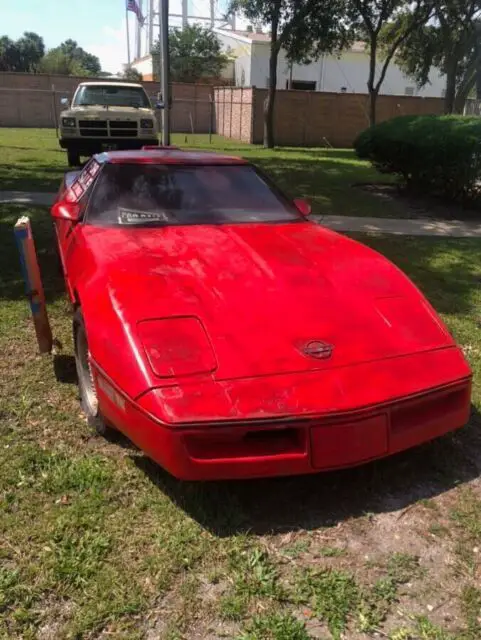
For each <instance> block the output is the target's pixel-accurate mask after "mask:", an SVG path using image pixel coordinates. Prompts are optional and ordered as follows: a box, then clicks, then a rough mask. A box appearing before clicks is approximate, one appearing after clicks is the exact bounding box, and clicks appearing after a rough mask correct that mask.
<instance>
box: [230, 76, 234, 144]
mask: <svg viewBox="0 0 481 640" xmlns="http://www.w3.org/2000/svg"><path fill="white" fill-rule="evenodd" d="M233 100H234V91H233V89H232V87H231V88H230V118H229V138H231V139H232V102H233Z"/></svg>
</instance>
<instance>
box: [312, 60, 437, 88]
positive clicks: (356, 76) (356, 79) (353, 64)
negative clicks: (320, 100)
mask: <svg viewBox="0 0 481 640" xmlns="http://www.w3.org/2000/svg"><path fill="white" fill-rule="evenodd" d="M376 71H377V73H376V77H379V74H380V71H381V63H378V64H377V69H376ZM368 74H369V56H368V54H367V53H365V52H345V53H343V54H342V56H341V57H340V58H339V59H338V58H336V57H335V56H325V57H324V61H323V69H322V74H321V83H320V86H319V87H318V89H319V90H320V91H335V92H337V91H340V90H341V88H342V87H346V90H347V92H349V93H367V78H368ZM430 81H431V84H428V85H427V86H426V87H424V88H423V89H420V90H418V89H417V87H416V83H415V82H414V80H413V79H412V78H408V77H406V76H405V75H404V73H403V72H402V71H401V69H400V68H399V67H398V66H397V65H396V64H394V63H391V64H390V65H389V67H388V70H387V73H386V78H385V79H384V82H383V84H382V86H381V93H383V94H387V95H406V94H407V93H408V92H409V93H411V92H412V94H413V95H419V96H424V97H430V98H431V97H441V96H442V95H443V91H444V89H445V86H446V81H445V79H444V78H443V76H442V75H441V74H440V73H439V72H438V71H437V70H436V69H433V70H431V73H430Z"/></svg>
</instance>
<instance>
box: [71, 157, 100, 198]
mask: <svg viewBox="0 0 481 640" xmlns="http://www.w3.org/2000/svg"><path fill="white" fill-rule="evenodd" d="M100 167H101V164H100V163H99V162H97V160H95V159H94V158H91V159H90V160H89V161H88V162H87V164H86V165H85V167H84V168H83V169H82V171H81V172H80V173H79V175H78V177H77V178H76V179H75V180H74V181H73V182H72V184H71V185H70V187H69V189H68V191H67V194H66V200H68V201H69V202H80V201H81V200H86V199H87V198H88V191H89V190H90V187H91V186H92V184H93V182H94V180H95V178H96V176H97V175H98V172H99V171H100Z"/></svg>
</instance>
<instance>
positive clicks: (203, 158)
mask: <svg viewBox="0 0 481 640" xmlns="http://www.w3.org/2000/svg"><path fill="white" fill-rule="evenodd" d="M96 158H97V159H98V160H99V162H107V163H112V164H185V165H199V164H200V165H246V164H248V162H247V160H244V158H239V157H237V156H228V155H222V154H218V153H214V152H212V151H189V150H186V151H183V150H182V149H175V148H172V149H162V148H160V147H159V150H158V151H157V150H150V149H149V150H141V151H106V152H105V153H102V154H99V155H97V156H96Z"/></svg>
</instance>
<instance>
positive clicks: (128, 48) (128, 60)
mask: <svg viewBox="0 0 481 640" xmlns="http://www.w3.org/2000/svg"><path fill="white" fill-rule="evenodd" d="M125 28H126V29H127V68H129V69H130V34H129V11H128V9H127V3H125Z"/></svg>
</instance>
